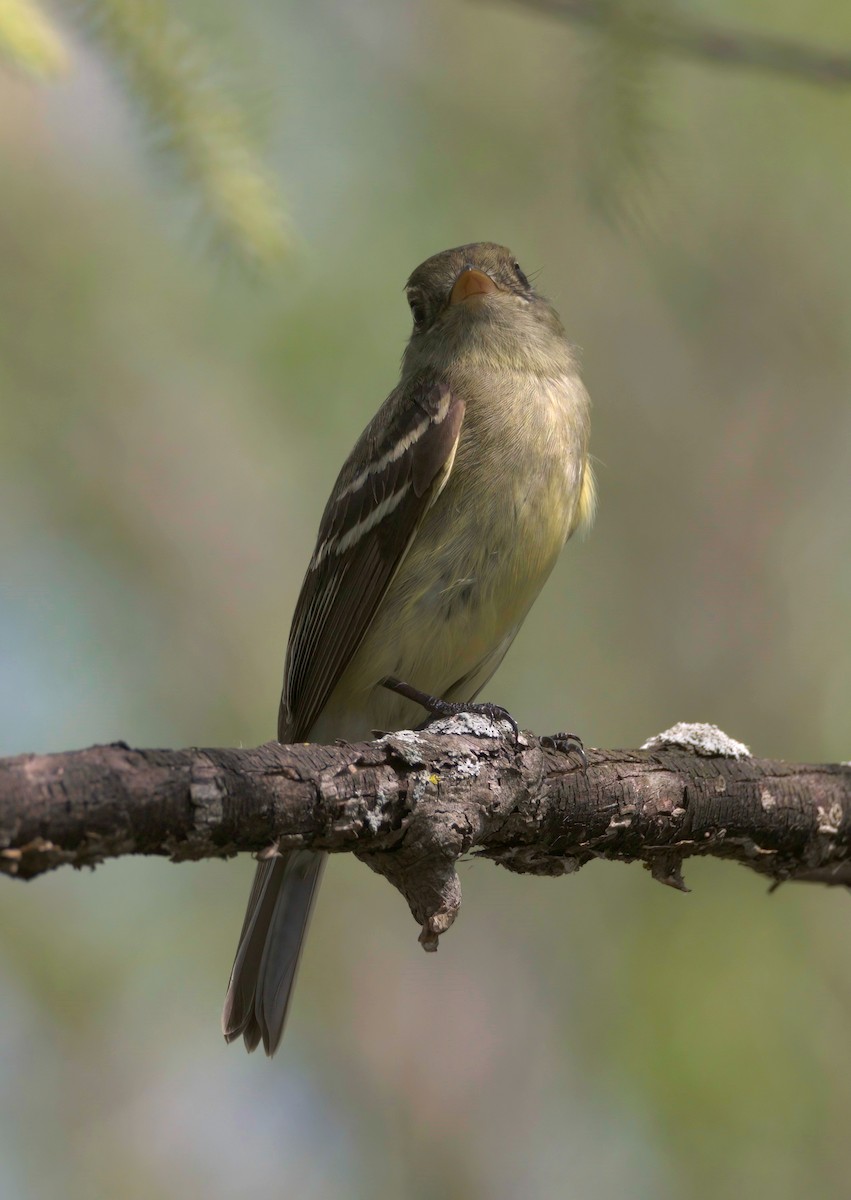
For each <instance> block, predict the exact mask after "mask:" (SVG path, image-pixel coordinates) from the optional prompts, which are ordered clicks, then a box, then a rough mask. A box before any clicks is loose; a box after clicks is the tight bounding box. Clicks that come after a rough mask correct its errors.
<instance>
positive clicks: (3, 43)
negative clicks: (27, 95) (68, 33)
mask: <svg viewBox="0 0 851 1200" xmlns="http://www.w3.org/2000/svg"><path fill="white" fill-rule="evenodd" d="M0 58H2V59H4V60H5V61H6V62H7V63H9V64H10V65H11V66H13V67H16V68H18V69H19V70H21V71H25V72H26V73H27V74H28V75H32V76H34V77H35V78H36V79H54V78H56V77H57V76H59V75H61V74H63V73H64V72H65V71H66V70H67V69H68V52H67V50H66V48H65V45H64V42H63V40H62V38H61V36H60V34H59V31H58V30H57V29H56V27H55V26H54V25H53V24H52V22H51V21H50V20H48V18H47V17H46V16H45V14H44V13H43V12H42V11H41V9H40V8H39V7H38V5H37V4H35V3H34V2H33V0H0Z"/></svg>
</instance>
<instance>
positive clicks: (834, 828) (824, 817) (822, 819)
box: [816, 804, 842, 837]
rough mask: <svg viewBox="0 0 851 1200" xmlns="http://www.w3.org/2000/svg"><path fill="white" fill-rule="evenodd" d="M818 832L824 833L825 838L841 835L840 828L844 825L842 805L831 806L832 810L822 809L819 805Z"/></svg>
mask: <svg viewBox="0 0 851 1200" xmlns="http://www.w3.org/2000/svg"><path fill="white" fill-rule="evenodd" d="M816 811H817V812H818V831H819V833H823V834H824V835H825V837H834V836H835V835H836V834H837V833H839V826H840V825H841V824H842V805H841V804H831V806H830V808H822V807H821V805H819V807H818V809H817V810H816Z"/></svg>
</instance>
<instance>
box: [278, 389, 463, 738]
mask: <svg viewBox="0 0 851 1200" xmlns="http://www.w3.org/2000/svg"><path fill="white" fill-rule="evenodd" d="M463 419H464V401H463V400H462V399H461V397H459V396H457V395H455V394H453V392H452V391H451V390H450V388H449V386H448V384H447V383H446V382H445V381H444V380H441V379H439V378H436V377H434V376H431V377H423V378H421V379H418V380H416V381H413V382H412V381H409V382H406V383H405V384H404V385H400V386H399V387H398V388H397V389H396V390H395V391H394V392H392V393H391V394H390V396H389V397H388V398H387V400H386V401H385V402H384V404H383V405H382V407H381V409H380V410H379V412H378V413H377V414H376V416H375V417H374V418H373V420H372V421H371V422H370V424H369V425H368V426H367V428H366V429H365V430H364V432H363V434H362V435H361V437H360V439H359V440H358V443H357V445H356V446H355V448H354V450H353V451H352V453H351V454H350V455H349V458H348V459H347V461H346V463H345V465H344V467H343V469H342V471H341V472H340V475H339V477H338V479H337V482H336V484H335V486H334V490H333V492H332V493H331V498H330V499H329V501H328V504H327V505H326V508H325V512H324V514H323V517H322V522H321V524H320V527H319V535H318V537H317V541H316V550H315V551H314V554H313V558H312V559H311V562H310V566H309V567H308V569H307V574H306V576H305V578H304V583H303V584H302V587H301V594H300V596H299V599H298V603H297V605H296V611H295V616H294V617H293V624H292V629H291V632H290V640H289V646H288V647H287V665H286V670H285V673H284V690H283V693H282V696H281V709H280V714H279V719H278V737H279V739H280V740H281V741H300V740H302V739H304V738H305V737H307V736H308V734H309V731H310V729H311V728H312V726H313V725H314V724H315V722H316V719H317V718H318V716H319V714H320V713H321V711H322V709H323V708H324V706H325V704H326V703H327V701H328V697H329V696H330V695H331V692H332V691H333V689H334V687H335V686H336V684H337V682H338V680H339V679H340V676H341V675H342V674H343V671H344V670H345V669H346V667H347V666H348V664H349V662H350V661H351V659H352V656H353V655H354V653H355V651H356V650H357V648H358V646H359V645H360V643H361V641H362V639H363V637H364V635H365V634H366V631H367V629H368V628H369V626H370V624H371V622H372V620H373V618H374V616H375V614H376V611H377V610H378V606H379V604H380V603H381V600H382V598H383V596H384V594H385V592H386V591H387V588H388V587H389V585H390V582H391V580H392V579H393V576H394V575H395V573H396V571H397V570H398V568H399V565H400V563H401V562H402V559H403V558H404V556H405V553H406V552H407V550H408V547H409V546H410V544H411V542H412V540H413V538H414V535H415V534H416V531H417V528H418V526H419V524H420V522H421V520H422V518H423V516H424V515H425V513H426V512H427V510H428V508H429V506H430V505H431V504H432V503H433V502H434V500H435V499H436V497H437V496H438V495H439V493H440V491H441V490H442V488H443V486H444V485H445V483H446V480H447V479H448V478H449V472H450V471H451V470H452V463H453V461H454V458H455V450H456V447H457V445H458V438H459V436H460V432H461V423H462V421H463Z"/></svg>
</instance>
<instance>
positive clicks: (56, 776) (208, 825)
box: [0, 716, 851, 949]
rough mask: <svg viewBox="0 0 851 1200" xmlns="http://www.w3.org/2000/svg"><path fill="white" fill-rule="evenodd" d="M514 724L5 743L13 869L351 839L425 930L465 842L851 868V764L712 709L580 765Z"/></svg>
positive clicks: (677, 882)
mask: <svg viewBox="0 0 851 1200" xmlns="http://www.w3.org/2000/svg"><path fill="white" fill-rule="evenodd" d="M505 733H506V727H505V726H504V725H502V726H497V725H494V724H493V723H491V722H490V721H487V720H485V719H483V718H482V717H479V716H462V717H455V718H453V719H452V720H450V721H440V722H434V723H433V724H431V725H430V726H429V727H428V729H427V730H425V731H421V732H417V733H411V732H402V733H394V734H387V735H385V736H384V737H381V738H379V739H378V740H376V741H373V742H362V743H359V744H356V745H347V744H340V745H336V746H319V745H297V746H282V745H279V744H278V743H277V742H269V743H267V744H265V745H263V746H258V747H256V748H254V749H249V750H230V749H200V750H199V749H187V750H131V749H130V748H129V747H128V746H126V745H124V744H123V743H116V744H113V745H111V746H93V747H91V748H90V749H88V750H76V751H70V752H68V753H63V754H49V755H36V754H25V755H21V756H19V757H17V758H9V759H4V760H0V871H2V872H4V873H5V874H8V875H13V876H16V877H17V878H20V879H30V878H32V877H34V876H36V875H39V874H41V873H42V872H44V871H47V870H50V869H51V868H53V867H58V866H61V865H62V864H65V863H69V864H71V865H72V866H75V867H82V866H93V865H94V864H96V863H99V862H102V861H103V860H104V859H107V858H117V857H119V856H121V855H124V854H159V855H166V856H168V857H169V858H171V859H172V861H174V862H179V861H183V860H186V859H200V858H213V857H217V858H223V857H227V856H229V855H232V854H235V853H236V852H237V851H239V850H252V851H264V850H265V851H266V852H267V853H274V851H269V849H268V847H269V845H270V843H274V844H275V845H276V846H277V848H278V849H280V850H287V849H291V848H294V847H298V846H309V847H313V848H315V849H322V850H330V851H333V852H337V853H340V852H345V851H349V852H351V853H354V854H355V855H357V857H358V858H360V859H362V860H363V861H364V862H366V863H367V864H368V865H369V866H370V867H372V869H373V870H375V871H378V872H379V873H380V874H382V875H384V876H386V877H387V878H388V879H389V880H390V882H391V883H393V884H394V886H395V887H397V888H398V889H399V891H400V892H401V893H402V894H403V895H404V896H405V898H406V900H407V901H408V904H409V906H410V908H411V911H412V913H413V914H414V917H415V918H416V920H417V921H418V922H419V923H420V925H421V926H422V933H421V935H420V940H421V941H422V942H423V944H424V945H425V946H426V948H427V949H434V948H436V945H437V939H438V937H439V935H440V934H441V933H443V932H444V931H445V930H446V929H448V928H449V926H450V925H451V924H452V921H453V920H454V918H455V915H456V914H457V911H458V908H459V905H460V900H461V890H460V884H459V882H458V876H457V874H456V871H455V866H456V863H457V860H458V858H459V857H460V856H461V855H463V854H475V855H477V856H479V857H484V858H490V859H492V860H493V861H494V862H497V863H500V864H501V865H502V866H504V867H507V868H508V869H509V870H512V871H519V872H527V873H532V874H541V875H563V874H569V873H570V872H573V871H577V870H578V869H579V868H580V867H582V866H583V865H584V864H585V863H587V862H590V861H591V860H592V859H595V858H605V859H617V860H620V861H623V862H632V861H640V862H642V863H644V865H645V866H646V867H647V868H648V869H649V870H650V871H651V872H652V873H653V876H654V878H655V879H658V880H659V881H660V882H662V883H665V884H668V885H670V886H673V887H677V888H681V889H684V888H685V885H684V883H683V880H682V876H681V873H680V868H681V864H682V861H683V859H684V858H688V857H689V856H691V855H707V854H711V855H714V856H716V857H719V858H728V859H733V860H734V861H736V862H739V863H742V864H744V865H745V866H748V867H751V868H752V869H753V870H756V871H758V872H760V873H761V874H763V875H766V876H768V877H769V878H770V879H772V880H774V881H775V882H776V883H780V882H784V881H786V880H798V881H810V882H819V883H826V884H839V885H844V886H849V885H851V764H847V763H846V764H834V765H825V766H806V765H804V766H801V765H795V764H791V763H786V762H774V761H770V760H767V759H758V758H753V757H751V756H750V755H749V754H748V752H747V748H746V747H744V746H741V744H740V743H736V742H733V741H732V740H731V739H729V738H727V737H726V736H725V735H724V734H721V733H720V731H718V730H714V729H713V728H712V727H711V726H677V727H675V728H674V729H673V730H668V731H667V732H666V733H665V734H660V735H659V737H658V738H655V739H652V740H651V742H649V743H647V744H646V745H645V747H644V748H642V749H641V750H590V751H588V768H587V771H584V770H583V768H582V766H581V765H580V764H579V763H578V762H577V760H576V757H575V755H574V756H571V755H569V754H565V753H563V752H562V751H560V750H559V749H557V748H555V747H553V746H552V745H550V744H549V740H548V739H539V738H537V737H535V736H533V735H531V734H526V735H523V736H521V738H520V741H519V742H518V743H517V744H516V745H515V744H514V740H513V738H512V737H511V736H510V735H509V736H502V735H504V734H505Z"/></svg>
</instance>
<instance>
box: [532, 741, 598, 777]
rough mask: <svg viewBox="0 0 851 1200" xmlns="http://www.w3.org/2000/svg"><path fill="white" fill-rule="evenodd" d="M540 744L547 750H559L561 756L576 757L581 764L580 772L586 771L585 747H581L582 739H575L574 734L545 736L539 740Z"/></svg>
mask: <svg viewBox="0 0 851 1200" xmlns="http://www.w3.org/2000/svg"><path fill="white" fill-rule="evenodd" d="M540 742H541V745H542V746H546V748H547V749H548V750H560V751H561V752H562V754H568V755H571V756H572V755H576V757H577V758H578V759H579V761H580V762H581V763H582V770H583V771H587V770H588V758H587V756H586V754H585V747H584V746H583V745H582V738H580V737H577V736H576V734H575V733H549V734H545V735H544V736H543V737H542V738H540Z"/></svg>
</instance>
